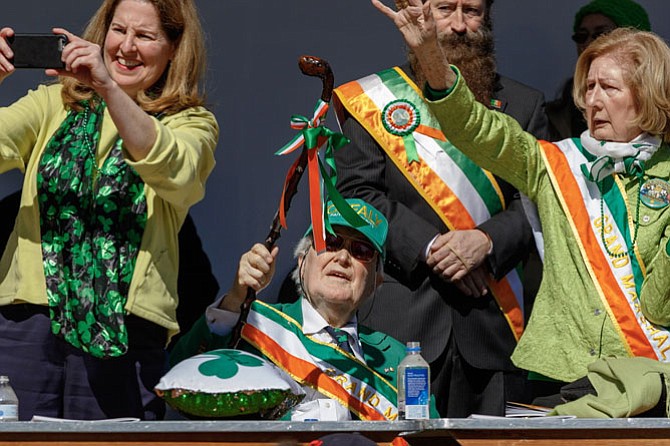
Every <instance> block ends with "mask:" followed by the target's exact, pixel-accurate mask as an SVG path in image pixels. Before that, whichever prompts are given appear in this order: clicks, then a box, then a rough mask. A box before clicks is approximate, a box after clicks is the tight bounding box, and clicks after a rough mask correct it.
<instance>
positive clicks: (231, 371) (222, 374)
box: [198, 350, 263, 379]
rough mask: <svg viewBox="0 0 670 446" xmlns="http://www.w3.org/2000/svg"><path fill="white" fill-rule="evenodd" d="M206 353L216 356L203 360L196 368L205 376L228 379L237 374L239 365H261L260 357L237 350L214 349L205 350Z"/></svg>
mask: <svg viewBox="0 0 670 446" xmlns="http://www.w3.org/2000/svg"><path fill="white" fill-rule="evenodd" d="M206 355H208V356H215V357H216V358H215V359H212V360H210V361H207V362H203V363H202V364H200V366H199V367H198V370H199V371H200V373H202V374H203V375H205V376H216V377H217V378H220V379H228V378H232V377H233V376H235V375H237V371H238V370H239V369H240V367H239V365H243V366H245V367H261V366H262V365H263V361H262V360H261V359H260V358H258V357H256V356H253V355H251V354H249V353H245V352H241V351H239V350H214V351H211V352H207V353H206ZM238 364H239V365H238Z"/></svg>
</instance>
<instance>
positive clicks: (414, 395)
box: [398, 342, 430, 420]
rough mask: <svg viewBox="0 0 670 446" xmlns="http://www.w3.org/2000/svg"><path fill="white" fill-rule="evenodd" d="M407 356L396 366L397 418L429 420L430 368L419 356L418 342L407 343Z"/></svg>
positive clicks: (419, 347)
mask: <svg viewBox="0 0 670 446" xmlns="http://www.w3.org/2000/svg"><path fill="white" fill-rule="evenodd" d="M406 352H407V354H406V355H405V357H404V358H403V360H402V361H400V364H399V365H398V413H399V415H398V417H399V419H402V420H421V419H428V418H430V366H429V365H428V363H427V362H426V360H425V359H423V357H422V356H421V346H420V344H419V343H418V342H408V343H407V348H406Z"/></svg>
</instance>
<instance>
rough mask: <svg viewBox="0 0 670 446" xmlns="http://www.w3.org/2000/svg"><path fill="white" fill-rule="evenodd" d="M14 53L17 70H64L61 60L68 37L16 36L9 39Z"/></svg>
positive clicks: (53, 35)
mask: <svg viewBox="0 0 670 446" xmlns="http://www.w3.org/2000/svg"><path fill="white" fill-rule="evenodd" d="M7 42H8V43H9V46H10V47H11V48H12V51H13V52H14V59H13V60H11V61H10V62H12V64H13V65H14V67H15V68H64V67H65V64H64V63H63V61H62V60H61V53H62V52H63V47H64V46H65V45H66V44H67V36H64V35H63V34H14V35H13V36H12V37H8V38H7Z"/></svg>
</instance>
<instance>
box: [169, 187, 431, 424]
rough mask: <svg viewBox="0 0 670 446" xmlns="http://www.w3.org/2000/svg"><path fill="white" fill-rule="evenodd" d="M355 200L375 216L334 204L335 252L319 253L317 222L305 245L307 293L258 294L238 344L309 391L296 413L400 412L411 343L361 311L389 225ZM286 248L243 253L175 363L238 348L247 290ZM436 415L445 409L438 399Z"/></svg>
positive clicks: (301, 278) (300, 285)
mask: <svg viewBox="0 0 670 446" xmlns="http://www.w3.org/2000/svg"><path fill="white" fill-rule="evenodd" d="M346 201H347V203H348V204H349V205H350V206H351V207H352V209H353V210H354V211H355V212H356V213H357V214H358V215H359V216H360V217H362V218H363V220H364V221H365V223H366V224H365V225H363V226H360V227H353V226H352V225H351V224H350V223H349V222H348V221H347V220H346V219H345V218H344V217H343V216H342V215H341V214H340V212H339V211H338V210H337V209H336V208H335V206H334V205H333V204H332V202H328V204H327V205H326V207H327V213H328V219H329V221H330V224H331V225H332V227H333V230H334V233H327V235H326V251H325V252H322V253H317V252H316V250H315V248H314V242H313V239H312V237H313V236H312V232H311V228H310V230H309V231H308V233H307V234H306V235H305V237H303V239H301V240H300V241H299V242H298V244H297V246H296V248H295V256H296V258H297V261H298V268H297V269H296V270H295V273H294V275H293V279H294V283H295V286H296V288H297V291H298V295H299V296H300V297H299V298H298V300H297V301H295V302H292V303H288V304H271V305H269V304H266V303H262V302H260V301H259V300H256V301H254V303H253V304H252V306H251V311H250V313H249V317H248V318H247V321H246V324H245V325H244V327H245V328H244V329H243V330H242V338H241V341H240V343H239V346H238V348H239V349H241V350H246V351H249V352H251V353H255V354H258V355H261V353H260V352H263V353H262V355H263V356H264V357H265V358H266V359H269V360H270V361H272V362H273V363H274V364H275V365H276V366H278V367H279V368H281V369H282V370H284V371H285V372H287V373H288V375H289V376H291V377H293V378H294V379H295V380H296V381H297V382H298V383H299V384H301V385H302V387H303V388H304V389H305V392H306V396H305V399H304V400H303V401H302V402H301V403H300V404H299V405H298V406H296V407H295V408H293V409H292V412H291V413H290V414H288V415H289V416H290V417H291V419H292V420H305V419H317V420H321V421H344V420H350V419H352V414H353V417H354V418H356V419H359V418H360V419H362V420H384V419H388V420H394V419H397V417H398V411H397V408H396V398H397V395H396V390H395V389H396V388H397V386H396V374H397V367H398V364H399V363H400V361H401V360H402V358H403V357H404V356H405V347H404V346H403V344H401V343H400V342H398V341H397V340H395V339H393V338H392V337H391V336H388V335H386V334H384V333H381V332H378V331H374V330H371V329H369V328H367V327H365V326H363V325H360V324H359V323H358V316H357V313H358V309H359V307H360V305H361V304H362V303H363V302H365V301H366V300H368V299H372V298H373V296H374V294H375V292H376V289H377V286H378V285H379V284H380V283H381V281H382V268H383V258H384V252H385V251H384V246H385V241H386V234H387V232H388V223H387V221H386V218H384V215H382V214H381V213H380V212H379V211H378V210H377V209H375V208H374V207H373V206H371V205H370V204H368V203H366V202H365V201H363V200H359V199H347V200H346ZM278 252H279V248H278V247H274V248H273V249H272V250H271V251H269V250H268V249H267V248H266V247H265V246H264V245H262V244H260V243H257V244H255V245H254V246H253V247H252V248H251V250H249V251H248V252H246V253H245V254H243V255H242V257H241V258H240V263H239V266H238V270H237V274H236V276H235V279H234V281H233V284H232V286H231V288H230V289H229V290H228V292H227V293H226V294H224V295H223V296H222V297H221V298H220V299H219V300H217V301H216V302H215V303H214V304H212V305H211V306H210V308H208V309H207V312H206V313H205V314H204V315H203V316H202V317H201V318H200V319H199V320H198V321H197V322H196V323H195V325H194V327H193V328H192V329H191V330H190V331H189V332H188V333H186V334H185V335H184V336H183V337H182V338H181V339H180V340H179V342H177V345H176V346H175V347H174V349H173V350H172V352H171V354H170V362H171V364H173V365H174V364H177V363H178V362H180V361H182V360H184V359H186V358H189V357H191V356H193V355H196V354H198V353H201V352H204V351H210V350H214V349H217V348H229V342H230V339H231V336H232V335H231V332H232V331H233V328H234V326H235V324H236V323H237V321H238V318H239V314H240V306H241V304H242V302H243V301H244V299H245V297H246V295H247V290H248V289H249V288H252V289H253V290H255V291H257V292H260V291H261V290H262V289H263V288H265V287H266V286H268V285H269V284H270V281H271V280H272V277H273V275H274V272H275V268H276V263H275V260H276V258H277V253H278ZM264 321H267V322H264ZM248 327H254V328H255V329H256V330H251V329H248ZM266 327H269V328H272V331H269V330H268V328H266ZM273 327H274V328H273ZM324 347H326V348H324ZM276 349H281V350H282V351H281V352H280V353H277V352H276ZM300 364H302V366H301V365H300ZM334 370H339V371H341V376H338V377H337V379H333V378H331V376H332V373H333V371H334ZM361 383H364V384H361ZM362 385H365V386H366V388H367V390H366V391H365V392H363V391H361V389H362V388H363V387H361V386H362ZM352 389H353V390H352ZM356 389H358V390H356ZM369 392H372V393H369ZM366 393H367V394H368V395H370V394H373V395H376V396H378V397H379V398H378V400H379V404H376V405H371V404H368V402H369V401H371V400H373V398H368V399H361V395H363V394H366ZM329 400H335V401H334V402H335V404H331V403H330V402H329ZM329 408H334V409H329ZM431 417H432V418H437V417H438V414H437V411H436V410H435V408H434V400H433V399H432V398H431Z"/></svg>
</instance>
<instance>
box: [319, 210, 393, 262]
mask: <svg viewBox="0 0 670 446" xmlns="http://www.w3.org/2000/svg"><path fill="white" fill-rule="evenodd" d="M345 201H346V202H347V204H349V206H351V209H353V211H354V212H356V214H358V216H359V217H361V218H362V219H363V221H365V223H367V224H365V225H363V226H358V227H357V226H354V225H352V224H351V223H349V222H348V221H347V220H346V219H345V218H344V217H343V216H342V214H341V213H340V211H338V210H337V208H336V207H335V205H334V204H333V202H332V201H328V203H326V213H327V214H328V221H329V222H330V224H331V226H336V225H337V226H346V227H348V228H352V229H354V230H355V231H358V232H360V233H361V234H363V235H364V236H365V238H367V239H368V240H369V241H370V243H372V245H373V246H374V247H375V249H376V250H377V251H378V252H379V254H380V255H381V257H382V260H383V259H385V258H386V248H385V243H386V235H387V234H388V231H389V224H388V221H387V220H386V217H384V214H382V213H381V212H379V211H378V210H377V209H376V208H375V207H374V206H372V205H371V204H368V203H366V202H365V201H363V200H361V199H360V198H347V199H346V200H345ZM310 232H312V227H311V225H310V227H309V229H308V230H307V234H309V233H310Z"/></svg>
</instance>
